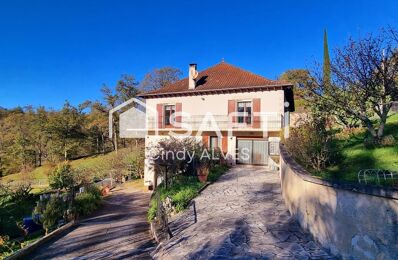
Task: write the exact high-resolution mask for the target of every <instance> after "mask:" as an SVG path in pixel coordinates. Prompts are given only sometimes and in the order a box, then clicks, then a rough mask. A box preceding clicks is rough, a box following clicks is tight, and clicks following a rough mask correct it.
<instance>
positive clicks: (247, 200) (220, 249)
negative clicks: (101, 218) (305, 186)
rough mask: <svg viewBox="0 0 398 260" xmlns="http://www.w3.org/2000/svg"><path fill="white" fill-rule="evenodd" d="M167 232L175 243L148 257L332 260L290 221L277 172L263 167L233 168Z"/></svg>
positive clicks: (196, 200)
mask: <svg viewBox="0 0 398 260" xmlns="http://www.w3.org/2000/svg"><path fill="white" fill-rule="evenodd" d="M195 212H196V216H195ZM195 219H196V220H195ZM195 221H196V222H195ZM171 229H172V232H173V234H174V237H173V238H172V239H170V240H169V241H167V243H165V244H163V245H161V246H160V247H158V248H157V249H156V251H154V252H153V254H152V255H153V257H154V258H155V259H231V258H238V259H332V258H333V257H332V256H331V255H329V254H328V252H327V251H326V250H324V249H322V247H321V246H320V245H319V244H318V243H316V242H315V241H314V240H313V239H312V237H311V235H310V234H308V233H306V232H304V231H303V230H302V229H301V228H300V226H299V224H298V223H297V222H296V221H295V220H294V219H293V218H292V217H291V216H290V214H289V212H288V210H287V209H286V207H285V205H284V203H283V200H282V197H281V190H280V182H279V174H278V172H275V171H267V170H266V169H265V168H264V167H256V166H248V167H246V166H245V167H244V166H237V167H234V168H232V169H231V170H230V171H229V172H228V173H226V174H224V175H223V176H222V177H221V178H220V179H219V180H218V181H217V182H216V183H214V184H212V185H210V186H209V187H207V189H205V190H204V191H203V192H202V193H201V194H200V195H199V196H198V197H197V198H196V199H195V200H194V201H193V203H192V204H191V207H190V208H189V209H188V210H186V211H184V212H183V213H182V214H180V215H177V216H176V218H175V219H174V220H173V221H172V222H171Z"/></svg>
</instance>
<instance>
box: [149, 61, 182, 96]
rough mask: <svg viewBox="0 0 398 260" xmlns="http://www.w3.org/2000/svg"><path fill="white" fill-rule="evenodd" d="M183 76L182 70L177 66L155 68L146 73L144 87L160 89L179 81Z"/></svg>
mask: <svg viewBox="0 0 398 260" xmlns="http://www.w3.org/2000/svg"><path fill="white" fill-rule="evenodd" d="M181 76H182V72H181V70H179V69H177V68H172V67H164V68H160V69H154V70H153V71H151V72H149V73H147V74H146V75H145V77H144V80H143V82H142V88H143V89H144V90H147V91H150V90H155V89H159V88H162V87H164V86H166V85H168V84H171V83H174V82H176V81H178V80H179V79H180V78H181Z"/></svg>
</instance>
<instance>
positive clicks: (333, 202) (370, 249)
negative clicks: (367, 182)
mask: <svg viewBox="0 0 398 260" xmlns="http://www.w3.org/2000/svg"><path fill="white" fill-rule="evenodd" d="M280 166H281V167H280V178H281V186H282V196H283V199H284V201H285V204H286V206H287V207H288V209H289V211H290V213H291V214H292V215H293V216H295V217H296V218H297V220H298V221H299V223H300V225H301V226H302V227H303V228H304V229H306V230H308V231H309V232H310V233H311V234H312V235H313V236H314V238H315V239H316V240H318V241H319V242H320V243H321V244H322V245H323V246H324V247H325V248H327V249H329V250H330V252H331V253H332V254H334V255H336V256H339V257H342V258H345V259H347V258H350V259H398V190H397V189H392V188H391V189H382V188H378V187H363V186H362V187H361V186H355V185H348V184H336V183H330V182H328V181H324V180H320V179H318V178H315V177H312V176H310V175H309V174H308V173H307V172H306V171H305V170H304V169H303V168H302V167H301V166H299V165H298V164H297V163H295V162H294V160H293V159H292V158H291V157H290V155H289V154H288V153H287V152H286V150H285V149H284V147H282V146H281V161H280Z"/></svg>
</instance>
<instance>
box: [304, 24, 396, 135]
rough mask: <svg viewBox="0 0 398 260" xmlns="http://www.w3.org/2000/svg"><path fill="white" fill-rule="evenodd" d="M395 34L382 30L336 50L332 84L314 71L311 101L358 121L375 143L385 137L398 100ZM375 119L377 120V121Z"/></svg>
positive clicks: (352, 40)
mask: <svg viewBox="0 0 398 260" xmlns="http://www.w3.org/2000/svg"><path fill="white" fill-rule="evenodd" d="M394 33H395V31H393V32H391V31H388V32H385V31H382V32H380V33H379V34H378V35H376V36H374V35H369V36H367V37H365V38H361V39H358V40H354V39H350V40H349V42H348V44H347V45H346V46H344V47H342V48H340V49H337V51H336V53H335V55H334V57H333V59H332V61H331V63H330V69H331V81H330V84H329V83H328V82H326V81H325V80H326V79H324V77H323V75H322V74H321V73H318V71H316V70H315V71H314V72H313V73H312V77H313V78H314V81H313V84H310V85H308V86H307V89H308V91H310V92H311V95H310V96H309V99H308V101H309V102H313V103H315V104H318V105H320V107H321V109H322V110H324V111H327V112H331V113H335V114H340V115H342V114H344V115H345V116H346V117H348V119H349V118H352V119H354V120H359V121H361V122H362V124H363V125H364V126H366V127H367V129H368V132H369V134H370V135H371V136H372V137H373V139H374V140H375V142H377V143H378V142H379V141H380V140H381V139H382V137H383V135H384V127H385V124H386V120H387V116H388V112H389V111H390V108H391V106H392V104H393V101H396V100H398V86H397V79H398V53H397V51H396V47H397V43H398V41H397V38H394V35H396V34H394ZM374 119H375V120H374Z"/></svg>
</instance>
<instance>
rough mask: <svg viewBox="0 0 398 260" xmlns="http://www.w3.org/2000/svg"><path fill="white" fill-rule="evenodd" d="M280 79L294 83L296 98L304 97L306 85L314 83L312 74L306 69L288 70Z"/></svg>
mask: <svg viewBox="0 0 398 260" xmlns="http://www.w3.org/2000/svg"><path fill="white" fill-rule="evenodd" d="M279 80H283V81H287V82H289V83H291V84H293V86H294V95H295V99H301V98H304V96H305V90H306V86H307V85H309V84H312V83H311V82H312V78H311V74H310V72H309V71H308V70H306V69H290V70H287V71H285V72H283V73H282V75H280V76H279Z"/></svg>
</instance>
